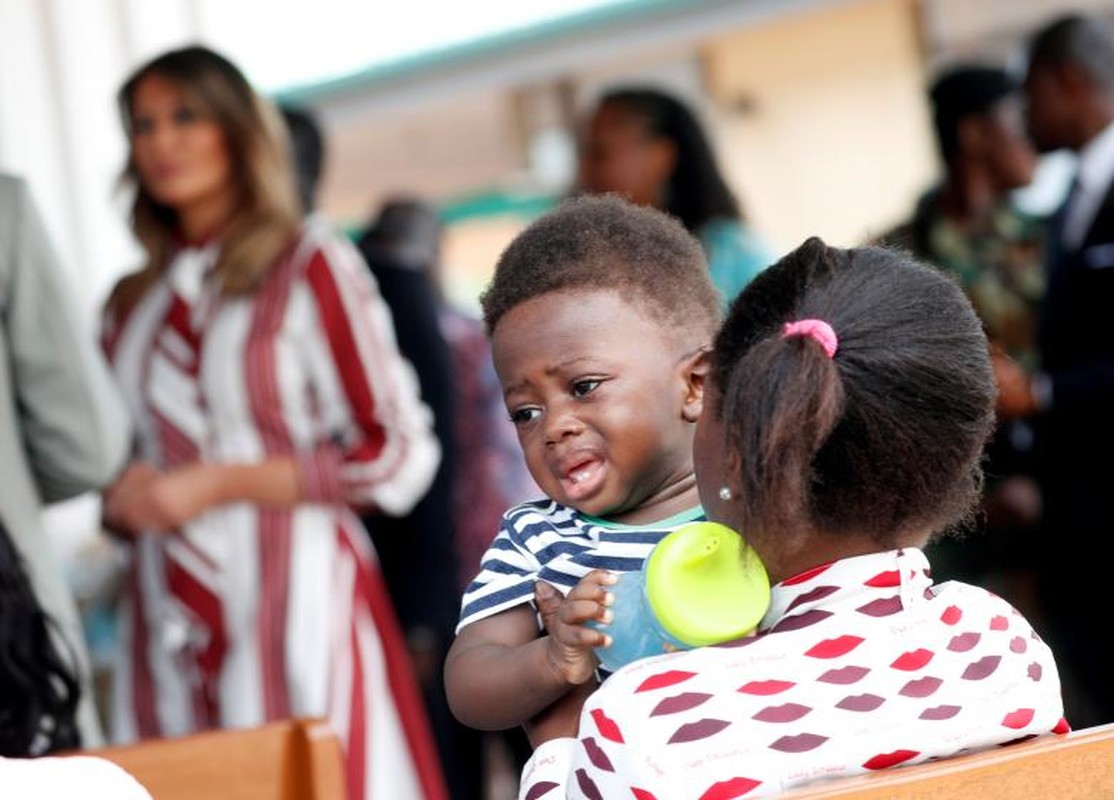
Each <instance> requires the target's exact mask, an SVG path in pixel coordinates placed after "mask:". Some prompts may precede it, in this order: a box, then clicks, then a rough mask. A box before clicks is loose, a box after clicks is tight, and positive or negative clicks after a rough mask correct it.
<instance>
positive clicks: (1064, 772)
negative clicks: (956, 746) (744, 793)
mask: <svg viewBox="0 0 1114 800" xmlns="http://www.w3.org/2000/svg"><path fill="white" fill-rule="evenodd" d="M782 797H785V798H787V799H788V798H792V800H821V798H852V797H853V798H855V799H856V800H882V798H887V799H890V798H892V800H912V799H913V798H916V800H934V799H935V798H941V800H943V798H947V800H968V799H969V800H1015V798H1031V800H1038V798H1055V799H1056V800H1101V799H1102V798H1114V724H1110V725H1100V726H1097V727H1094V728H1084V729H1082V730H1079V731H1074V732H1072V733H1069V734H1067V735H1065V736H1052V737H1042V738H1039V739H1033V740H1030V741H1027V742H1022V743H1020V744H1014V745H1008V746H1006V747H997V748H994V749H993V750H985V751H982V752H979V753H973V754H971V755H965V756H957V757H955V758H948V759H941V760H940V761H932V762H928V763H925V764H917V765H914V766H911V767H898V768H895V769H891V770H883V771H880V772H874V773H870V774H869V775H859V776H856V777H853V778H844V779H840V780H835V781H831V782H827V783H818V784H816V785H814V786H807V787H802V788H801V789H797V790H795V791H792V792H787V793H786V794H784V795H782Z"/></svg>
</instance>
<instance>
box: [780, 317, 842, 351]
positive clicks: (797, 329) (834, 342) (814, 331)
mask: <svg viewBox="0 0 1114 800" xmlns="http://www.w3.org/2000/svg"><path fill="white" fill-rule="evenodd" d="M790 336H808V337H809V338H812V339H815V340H816V341H817V342H818V343H819V344H820V346H821V347H823V348H824V352H825V353H827V355H828V358H832V357H833V356H835V354H836V348H837V347H839V340H838V339H837V338H836V334H835V331H834V330H832V326H831V325H829V324H828V323H826V322H825V321H824V320H822V319H799V320H797V321H796V322H787V323H785V327H784V328H782V329H781V338H782V339H788V338H789V337H790Z"/></svg>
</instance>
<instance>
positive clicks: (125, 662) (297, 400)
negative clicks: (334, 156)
mask: <svg viewBox="0 0 1114 800" xmlns="http://www.w3.org/2000/svg"><path fill="white" fill-rule="evenodd" d="M118 100H119V106H120V111H121V116H122V123H123V126H124V131H125V134H126V136H127V138H128V143H129V154H128V161H127V165H126V168H125V171H124V180H125V183H126V184H128V185H129V186H130V187H132V188H134V192H135V194H134V202H133V206H132V214H131V223H132V228H133V231H134V233H135V235H136V238H137V239H138V240H139V242H140V243H141V244H142V245H143V247H144V250H145V252H146V256H147V263H146V264H145V266H144V267H143V268H142V269H140V270H139V271H138V272H136V273H133V274H131V275H129V276H126V277H125V278H123V279H122V280H121V281H120V282H119V283H118V284H117V286H116V287H115V289H114V291H113V293H112V295H111V297H110V298H109V301H108V304H107V307H106V312H105V319H104V346H105V348H106V351H107V352H108V353H109V356H110V359H111V362H112V365H113V367H114V369H115V373H116V377H117V380H118V382H119V384H120V386H121V387H122V388H123V391H124V395H125V398H126V399H127V400H128V402H129V404H130V408H131V411H132V414H133V416H134V419H135V424H136V428H137V431H138V437H137V441H136V443H135V455H134V460H133V461H132V463H131V465H130V466H129V467H128V468H127V470H126V471H125V472H124V473H123V474H122V475H121V477H120V478H119V479H118V480H117V481H116V483H115V484H114V485H113V486H112V487H111V488H110V490H109V491H108V492H107V493H106V495H105V508H104V519H105V524H106V525H107V526H108V527H109V528H110V529H111V530H113V531H115V532H116V533H117V534H118V535H119V536H121V537H122V538H124V539H126V540H128V541H130V542H131V543H132V544H133V549H132V567H131V574H130V585H129V589H128V591H127V595H126V602H125V603H124V605H123V607H122V610H121V649H120V658H119V662H118V666H117V672H116V680H115V690H116V691H115V694H116V697H115V709H114V710H115V714H114V723H115V726H114V735H115V737H116V738H117V739H119V740H123V741H127V740H132V739H136V738H147V737H159V736H173V735H179V734H185V733H190V732H193V731H199V730H204V729H209V728H218V727H249V726H256V725H259V724H261V723H264V722H266V721H268V720H274V719H281V718H286V717H298V716H312V717H318V716H320V717H327V718H328V719H329V720H330V721H331V722H332V724H333V726H334V728H335V730H336V731H337V733H338V735H339V737H340V739H341V742H342V745H343V748H344V752H345V757H346V775H347V786H348V796H349V797H351V798H361V799H363V798H376V800H385V799H386V798H392V799H393V798H401V797H407V798H409V797H414V798H438V800H439V799H440V798H444V797H446V796H447V793H446V790H445V787H444V785H443V779H442V775H441V770H440V766H439V764H438V760H437V754H436V750H435V748H434V745H433V740H432V737H431V735H430V733H429V729H428V723H427V720H426V716H425V713H424V709H423V706H422V702H421V697H420V694H419V692H418V690H417V686H416V685H415V682H414V679H413V672H412V666H411V664H410V662H409V660H408V658H407V653H406V648H405V645H404V644H403V641H402V636H401V632H400V631H399V630H398V624H397V621H396V619H395V616H394V612H393V609H392V608H391V605H390V600H389V597H388V595H387V592H386V589H385V587H384V585H383V582H382V576H381V575H380V573H379V569H378V564H377V561H376V558H375V554H374V551H373V549H372V547H371V546H370V543H369V541H368V538H367V536H366V534H365V532H364V530H363V527H362V525H361V524H360V521H359V519H358V517H357V515H356V514H355V513H354V511H353V509H355V508H369V507H377V508H380V509H383V510H384V511H387V512H389V513H394V514H404V513H406V512H408V511H409V510H410V508H412V507H413V505H414V504H415V503H416V502H417V501H418V500H419V499H420V498H421V496H422V495H423V494H424V492H425V491H426V489H427V488H428V487H429V484H430V481H431V480H432V477H433V474H434V472H435V470H436V468H437V464H438V447H437V443H436V440H435V439H434V438H433V436H432V431H431V420H430V414H429V410H428V408H426V407H425V406H424V405H423V404H422V402H421V400H420V398H419V397H418V391H417V384H416V381H415V379H414V375H413V371H412V369H411V368H410V366H409V365H408V364H407V363H406V362H405V361H404V360H403V359H402V358H401V357H400V356H399V354H398V351H397V349H396V345H395V341H394V335H393V331H392V329H391V323H390V314H389V312H388V310H387V308H386V305H385V304H384V303H383V301H382V298H380V297H379V295H378V292H377V291H376V289H375V286H374V284H373V282H372V281H371V280H370V279H369V277H368V274H367V270H366V267H365V265H364V264H363V261H362V259H361V258H360V257H359V254H358V253H357V252H356V251H355V249H354V248H353V247H352V246H351V244H350V243H349V242H347V241H346V240H344V239H343V238H342V237H339V236H336V235H334V234H332V232H331V231H330V230H329V229H328V228H327V227H326V226H322V225H303V224H302V222H301V218H302V215H301V213H300V208H299V204H298V199H297V196H296V193H295V181H294V175H293V173H292V171H291V167H290V162H289V154H288V151H287V147H288V143H287V142H286V140H285V136H284V132H283V129H282V124H281V121H280V120H279V117H278V114H277V112H276V111H275V110H274V109H273V108H272V107H270V106H269V105H267V104H266V103H265V102H264V101H262V100H261V98H259V97H258V96H257V95H256V93H255V92H254V90H253V89H252V87H251V86H250V85H249V84H248V82H247V81H246V79H245V78H244V76H243V74H242V73H241V72H240V71H239V70H238V69H237V68H236V66H235V65H233V64H232V63H230V62H229V61H228V60H227V59H225V58H224V57H223V56H221V55H219V54H218V53H215V52H213V51H212V50H209V49H207V48H204V47H198V46H194V47H186V48H182V49H178V50H171V51H168V52H165V53H163V54H161V55H159V56H158V57H156V58H154V59H153V60H152V61H150V62H148V63H146V64H144V65H143V66H141V67H140V68H139V69H137V70H136V71H135V72H134V73H133V74H132V75H131V76H130V77H129V78H128V79H127V81H126V82H125V83H124V84H123V86H122V87H121V89H120V92H119V97H118Z"/></svg>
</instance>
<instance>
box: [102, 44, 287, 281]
mask: <svg viewBox="0 0 1114 800" xmlns="http://www.w3.org/2000/svg"><path fill="white" fill-rule="evenodd" d="M152 75H157V76H159V77H160V78H164V79H166V80H168V81H171V82H172V83H174V84H176V85H177V86H179V87H180V88H181V89H182V90H183V91H184V92H187V93H188V94H189V95H190V96H191V98H193V99H195V100H196V101H197V102H198V103H199V105H200V107H201V111H202V113H204V114H205V115H207V116H208V117H209V118H211V119H212V120H213V121H214V122H215V123H216V124H217V125H218V126H219V127H220V129H221V131H222V133H223V134H224V140H225V146H226V147H227V148H228V154H229V159H230V162H231V164H232V169H233V173H232V180H233V182H234V183H235V188H236V194H237V197H236V203H235V206H234V209H233V212H232V216H231V217H230V218H229V219H228V220H227V222H226V223H225V225H224V227H223V229H222V230H221V234H220V239H221V249H220V255H219V256H218V258H217V263H216V266H215V271H216V274H217V276H218V278H219V280H220V284H221V290H222V292H224V293H225V294H244V293H247V292H250V291H252V290H253V289H254V288H255V287H256V286H257V285H258V283H259V281H260V279H261V278H262V277H263V275H264V273H266V272H267V270H268V269H270V267H271V266H272V265H273V264H274V262H275V260H276V258H277V257H278V256H279V254H280V253H281V252H282V250H283V249H284V248H285V247H286V246H287V245H288V244H289V243H290V241H291V238H292V236H293V234H294V232H295V231H296V230H297V227H298V222H299V219H300V210H299V206H298V198H297V192H296V189H295V181H294V173H293V170H292V167H291V164H290V148H289V143H288V140H287V136H286V133H285V129H284V128H283V125H282V121H281V118H280V117H279V115H278V113H277V111H276V110H275V109H274V108H273V106H271V104H270V103H268V102H267V101H265V100H264V99H263V98H261V97H259V95H257V94H256V92H255V91H254V90H253V89H252V87H251V85H250V84H249V83H248V81H247V79H246V78H245V77H244V75H243V73H241V72H240V70H239V69H237V68H236V66H235V65H233V64H232V62H230V61H228V59H226V58H224V57H223V56H221V55H219V54H217V53H215V52H213V51H212V50H210V49H208V48H206V47H202V46H198V45H195V46H191V47H185V48H181V49H178V50H171V51H168V52H166V53H163V54H162V55H160V56H158V57H156V58H155V59H153V60H152V61H149V62H148V63H146V64H144V65H143V66H142V67H140V68H139V69H137V70H136V71H135V72H134V73H133V74H132V75H131V77H129V78H128V79H127V81H125V82H124V85H123V86H122V87H121V88H120V91H119V94H118V95H117V103H118V106H119V109H120V114H121V118H122V122H123V125H124V131H125V133H126V134H127V135H128V140H129V142H131V140H132V118H133V106H132V104H133V101H134V98H135V91H136V88H137V87H138V86H139V83H140V82H141V81H142V80H143V79H144V78H147V77H149V76H152ZM121 181H122V182H123V183H125V184H127V185H131V186H133V187H134V189H135V200H134V202H133V204H132V209H131V220H130V221H131V227H132V231H133V233H134V234H135V237H136V239H138V241H139V243H140V245H141V246H142V247H143V249H144V251H145V252H146V254H147V262H146V265H145V267H144V269H143V271H142V273H141V274H140V275H139V276H136V278H137V280H136V283H138V284H139V285H140V287H142V288H146V287H147V286H150V284H151V283H152V282H154V280H155V279H156V278H157V277H158V276H159V275H160V274H161V273H162V271H163V270H164V269H165V268H166V265H167V262H168V261H169V259H170V256H171V253H172V252H173V250H174V248H175V246H176V245H175V242H176V235H177V214H176V213H175V211H174V209H172V208H170V207H168V206H166V205H163V204H161V203H159V202H157V201H156V200H155V199H154V198H153V197H152V196H151V195H150V194H149V193H148V192H147V190H146V189H145V188H144V187H143V183H142V181H140V179H139V174H138V172H137V170H136V165H135V155H134V149H133V148H132V147H131V146H130V145H129V152H128V163H127V165H126V167H125V168H124V172H123V175H122V176H121ZM137 288H139V287H137Z"/></svg>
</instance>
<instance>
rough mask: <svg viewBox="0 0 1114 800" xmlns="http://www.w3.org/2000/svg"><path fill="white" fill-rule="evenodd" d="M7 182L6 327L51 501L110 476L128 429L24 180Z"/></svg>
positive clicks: (41, 482) (38, 472) (26, 429)
mask: <svg viewBox="0 0 1114 800" xmlns="http://www.w3.org/2000/svg"><path fill="white" fill-rule="evenodd" d="M2 180H3V181H4V183H5V184H7V186H8V188H10V189H11V191H10V192H9V194H10V195H11V199H10V203H11V208H10V213H9V215H8V218H7V219H6V220H5V221H4V222H3V223H2V224H0V242H2V243H3V245H4V252H3V255H2V257H3V258H5V259H7V260H8V263H7V264H5V265H3V266H0V275H2V276H3V281H4V283H3V286H0V305H2V307H3V314H2V317H0V320H2V322H0V324H3V325H4V327H5V329H6V335H5V338H6V339H7V341H8V345H9V349H10V352H9V354H8V355H9V358H10V365H9V369H10V370H11V373H12V385H13V386H14V388H15V395H16V397H15V402H16V408H17V412H18V413H19V415H20V425H21V428H22V431H23V441H24V447H25V449H26V451H27V456H28V461H29V463H30V466H31V470H32V472H33V474H34V477H35V482H36V484H37V486H38V489H39V492H40V495H41V498H42V500H43V501H44V502H47V503H51V502H56V501H60V500H65V499H67V498H70V497H73V496H75V495H78V494H81V493H83V492H86V491H90V490H92V489H96V488H99V487H101V486H103V485H105V484H107V483H108V482H109V481H110V480H112V478H113V477H114V476H115V475H116V473H117V472H118V471H119V469H120V468H121V467H122V466H123V463H124V459H125V457H126V455H127V448H128V445H129V443H130V438H131V430H130V426H129V423H128V417H127V413H126V411H125V409H124V405H123V402H122V400H121V398H120V396H119V394H118V393H117V390H116V387H115V385H114V383H113V381H112V379H111V376H110V375H109V373H108V369H107V365H106V364H105V362H104V360H103V357H102V356H101V354H100V353H99V352H98V351H97V350H96V348H95V346H94V337H93V335H92V332H89V333H84V332H82V331H81V330H80V324H79V321H78V320H79V315H78V314H77V311H76V309H75V307H74V303H73V299H72V298H73V294H74V292H73V289H72V288H71V287H69V286H68V285H67V283H66V280H65V276H64V275H63V272H62V269H61V267H60V265H59V263H58V260H57V257H56V255H55V252H54V250H53V247H52V245H51V243H50V242H49V241H48V239H47V235H46V230H45V228H44V226H43V223H42V220H41V219H40V217H39V214H38V211H37V209H36V208H35V206H34V204H33V202H32V200H31V195H30V193H29V192H28V190H27V187H26V185H25V184H24V183H23V181H21V180H18V179H14V178H3V179H2Z"/></svg>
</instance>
